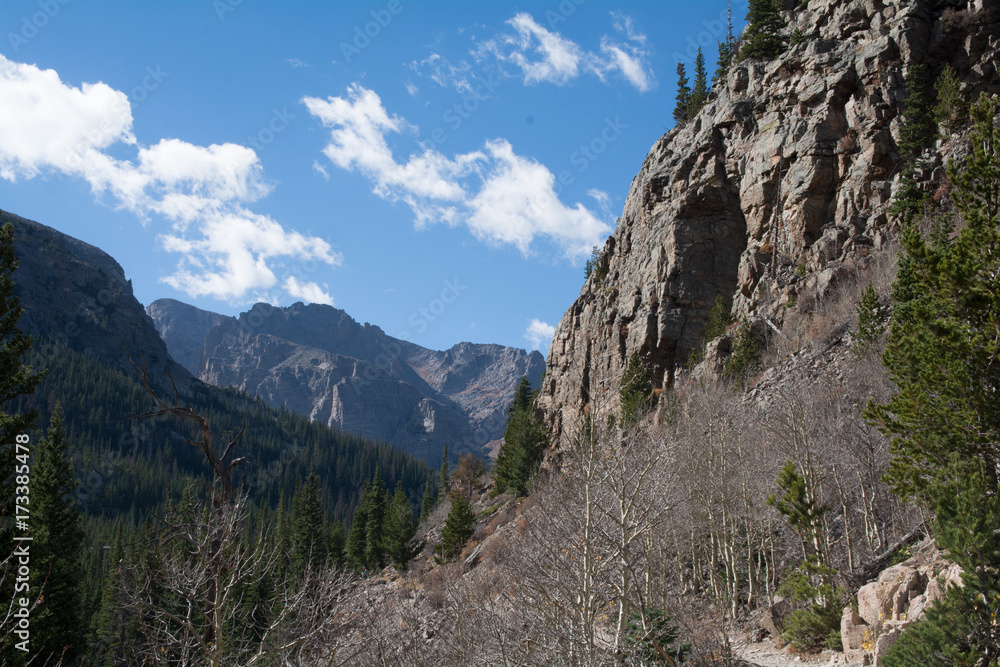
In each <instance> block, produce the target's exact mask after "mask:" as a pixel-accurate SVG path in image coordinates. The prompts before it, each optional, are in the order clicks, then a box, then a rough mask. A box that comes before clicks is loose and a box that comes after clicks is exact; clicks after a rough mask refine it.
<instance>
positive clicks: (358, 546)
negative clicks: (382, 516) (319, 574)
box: [346, 482, 371, 570]
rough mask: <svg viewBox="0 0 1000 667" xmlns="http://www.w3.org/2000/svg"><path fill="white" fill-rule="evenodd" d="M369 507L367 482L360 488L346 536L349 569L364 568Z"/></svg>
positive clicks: (369, 499) (369, 492) (369, 496)
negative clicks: (358, 498)
mask: <svg viewBox="0 0 1000 667" xmlns="http://www.w3.org/2000/svg"><path fill="white" fill-rule="evenodd" d="M370 505H371V491H370V490H369V488H368V482H365V483H364V484H363V485H362V486H361V499H360V500H359V501H358V506H357V507H356V508H354V517H353V518H352V519H351V531H350V532H349V533H348V535H347V546H346V551H347V560H348V562H349V563H350V564H351V567H353V568H355V569H356V570H362V569H364V568H365V567H366V562H367V561H366V560H365V548H366V547H367V545H368V514H369V506H370Z"/></svg>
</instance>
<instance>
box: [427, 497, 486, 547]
mask: <svg viewBox="0 0 1000 667" xmlns="http://www.w3.org/2000/svg"><path fill="white" fill-rule="evenodd" d="M475 521H476V515H475V513H473V511H472V506H471V505H469V501H468V500H466V499H465V497H463V496H457V497H455V498H454V499H453V500H452V501H451V511H449V512H448V518H447V519H445V522H444V528H443V529H442V530H441V542H439V543H438V545H437V547H435V549H434V551H435V552H436V553H437V554H438V555H439V556H440V557H441V559H442V560H445V561H449V560H454V559H455V558H457V557H458V555H459V554H460V553H462V549H463V548H464V547H465V543H466V542H468V541H469V538H470V537H472V533H473V529H472V526H473V524H474V523H475Z"/></svg>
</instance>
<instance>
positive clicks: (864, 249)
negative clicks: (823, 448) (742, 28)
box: [539, 0, 1000, 439]
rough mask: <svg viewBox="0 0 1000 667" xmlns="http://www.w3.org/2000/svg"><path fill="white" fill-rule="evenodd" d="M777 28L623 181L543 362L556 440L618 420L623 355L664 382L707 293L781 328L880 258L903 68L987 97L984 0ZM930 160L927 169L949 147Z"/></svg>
mask: <svg viewBox="0 0 1000 667" xmlns="http://www.w3.org/2000/svg"><path fill="white" fill-rule="evenodd" d="M796 4H797V3H796ZM785 16H786V17H787V18H788V20H789V29H788V32H789V34H792V33H793V32H794V33H795V34H796V38H795V39H794V40H792V41H794V42H796V43H795V44H794V45H793V46H791V47H790V48H789V50H788V51H787V52H786V53H785V54H783V55H782V56H780V57H779V58H777V59H776V60H774V61H772V62H760V61H744V62H742V63H739V64H735V65H733V66H732V67H731V69H730V72H729V75H728V77H727V79H726V81H725V82H722V83H721V84H720V85H718V86H717V89H718V90H717V91H715V92H713V93H712V95H711V96H710V99H709V101H708V103H707V104H706V105H705V107H704V108H703V109H702V110H701V112H700V113H699V114H698V115H697V116H696V117H695V118H694V119H692V120H690V121H689V122H687V123H686V124H684V125H683V126H682V127H679V128H676V129H674V130H672V131H670V132H668V133H667V134H665V135H664V136H663V137H662V138H661V139H660V140H659V141H657V142H656V144H655V145H654V146H653V148H652V150H651V151H650V153H649V155H648V156H647V157H646V160H645V162H644V163H643V165H642V168H641V169H640V171H639V174H638V175H637V176H636V177H635V179H634V180H633V182H632V185H631V188H630V190H629V194H628V198H627V200H626V203H625V207H624V210H623V212H622V216H621V219H620V222H619V225H618V228H617V229H616V230H615V232H614V234H613V235H612V236H611V237H610V238H609V239H608V241H607V243H606V244H605V246H604V249H603V251H602V253H601V259H600V268H599V269H598V270H596V271H595V272H594V273H593V275H592V276H591V277H590V278H589V279H588V281H587V282H586V284H585V285H584V286H583V289H582V290H581V293H580V296H579V297H578V298H577V300H576V301H575V302H574V303H573V305H572V306H571V307H570V308H569V310H568V311H567V312H566V314H565V315H564V316H563V318H562V320H561V322H560V323H559V326H558V327H557V329H556V333H555V337H554V338H553V341H552V347H551V348H550V351H549V356H548V362H547V369H546V375H545V385H544V386H543V388H542V392H541V396H540V399H539V404H540V405H541V407H542V409H543V410H544V412H545V414H546V418H547V419H548V421H549V423H550V424H551V425H552V427H553V429H554V431H555V434H556V437H557V439H563V438H566V437H569V436H571V435H572V433H573V432H574V430H575V429H576V428H578V426H579V424H580V423H581V421H582V419H583V416H584V415H585V414H591V415H592V416H593V417H594V418H598V419H600V418H603V417H604V416H605V415H607V414H609V413H612V412H615V413H617V412H618V411H619V405H618V386H619V383H620V381H621V377H622V374H623V373H624V370H625V367H626V364H627V362H628V359H629V357H630V356H631V355H632V354H634V353H635V354H638V355H639V356H640V358H641V359H642V360H643V361H644V362H645V365H646V368H647V370H648V371H649V374H650V378H651V380H652V381H653V383H654V386H655V387H661V388H665V387H667V386H669V385H670V384H671V383H672V381H673V379H674V377H675V374H676V372H677V371H678V370H679V369H680V368H681V367H682V366H683V365H684V364H685V363H686V362H687V361H688V359H689V358H690V355H691V353H692V351H694V350H696V349H697V347H698V346H699V345H700V344H701V342H702V339H703V334H704V328H705V324H706V322H707V320H708V315H709V311H710V310H711V307H712V304H713V302H714V300H715V298H716V296H717V295H722V296H723V298H724V299H725V301H726V302H727V304H730V305H732V308H733V312H734V314H735V315H737V316H745V315H758V316H763V317H766V318H768V320H770V321H771V322H772V323H773V324H775V325H776V326H779V327H780V326H781V324H782V321H783V320H784V318H785V317H786V316H787V315H788V314H789V312H790V311H791V307H792V304H796V306H795V307H796V308H798V309H799V310H804V309H808V308H811V307H814V306H815V305H816V304H817V303H819V302H821V300H822V299H823V297H824V296H825V295H826V294H827V293H828V292H829V290H830V289H831V288H832V287H834V286H835V285H836V283H837V281H838V280H841V279H843V278H844V277H845V276H847V275H849V274H850V272H851V271H853V270H855V269H857V268H858V267H859V266H861V265H863V264H864V263H865V261H866V259H867V258H868V257H869V256H870V255H871V254H873V253H876V252H878V251H879V250H880V249H881V248H882V247H883V245H884V244H885V243H886V242H887V240H888V239H889V238H890V236H891V235H892V234H893V232H894V229H893V221H892V220H890V218H889V216H888V215H887V209H888V206H889V203H890V201H891V198H892V195H893V192H894V191H895V189H896V188H898V184H899V166H900V165H899V154H898V150H897V146H896V138H897V137H898V131H899V123H900V114H901V111H902V108H903V107H902V100H903V99H904V98H905V94H906V93H905V88H904V84H903V76H904V73H905V72H906V70H907V68H908V67H909V66H911V65H913V64H917V63H923V64H925V65H926V66H927V69H928V70H929V72H930V73H931V74H932V75H933V74H936V73H937V72H939V71H940V70H941V69H942V68H943V67H944V65H945V64H951V65H952V66H953V67H954V68H955V69H956V70H957V72H958V74H959V77H960V78H961V79H962V81H963V82H964V84H965V89H966V92H967V93H968V94H969V95H978V93H979V91H983V90H985V91H987V92H990V93H995V92H997V91H998V90H1000V82H998V81H997V71H996V67H997V56H998V50H1000V19H998V16H997V12H996V10H995V8H994V6H993V3H989V2H986V1H985V0H975V1H972V2H966V1H963V0H952V1H950V2H948V1H936V2H935V1H933V0H906V1H904V2H883V1H882V0H863V1H861V0H857V1H854V2H841V1H837V0H810V1H809V2H808V3H807V6H806V7H805V8H797V9H794V10H791V11H788V12H786V13H785ZM938 149H939V150H938V151H937V154H936V155H935V156H934V160H935V168H936V169H940V168H941V165H942V164H943V162H945V161H946V159H947V157H948V152H949V151H950V150H951V148H950V145H949V144H948V142H939V145H938Z"/></svg>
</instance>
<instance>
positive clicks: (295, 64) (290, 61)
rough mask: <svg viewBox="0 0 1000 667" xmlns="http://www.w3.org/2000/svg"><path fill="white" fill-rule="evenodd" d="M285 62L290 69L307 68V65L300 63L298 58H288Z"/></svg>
mask: <svg viewBox="0 0 1000 667" xmlns="http://www.w3.org/2000/svg"><path fill="white" fill-rule="evenodd" d="M287 62H288V64H289V65H291V66H292V67H295V68H298V67H309V63H305V62H302V61H301V60H299V59H298V58H289V59H288V61H287Z"/></svg>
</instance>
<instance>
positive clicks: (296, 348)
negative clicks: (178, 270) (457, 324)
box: [149, 299, 544, 465]
mask: <svg viewBox="0 0 1000 667" xmlns="http://www.w3.org/2000/svg"><path fill="white" fill-rule="evenodd" d="M149 311H150V313H151V315H153V316H154V320H155V322H156V324H157V326H158V327H159V329H160V332H161V334H162V335H163V337H164V340H166V342H167V346H168V347H169V349H170V350H171V353H174V351H175V350H176V351H177V356H178V357H182V358H184V359H185V360H186V361H187V362H188V363H192V366H191V368H192V369H193V371H194V372H195V374H196V375H197V377H198V378H199V379H201V380H203V381H205V382H207V383H209V384H214V385H217V386H225V387H236V388H239V389H241V390H244V391H246V392H248V393H250V394H253V395H256V396H259V397H261V398H262V399H263V400H264V401H266V402H267V403H268V404H269V405H272V406H275V407H282V408H286V409H288V410H291V411H292V412H296V413H298V414H301V415H304V416H307V417H309V418H310V419H313V420H317V421H320V422H323V423H324V424H327V425H329V426H332V427H335V428H338V429H340V430H344V431H348V432H351V433H357V434H359V435H364V436H367V437H370V438H374V439H377V440H384V441H387V442H390V443H392V444H394V445H397V446H398V447H401V448H403V449H404V450H406V451H408V452H410V453H411V454H414V455H415V456H417V457H419V458H422V459H424V460H425V461H427V462H428V463H431V464H433V465H437V464H438V463H439V462H440V460H441V452H442V450H443V449H444V446H445V444H447V445H448V446H449V452H450V453H451V454H452V455H453V456H457V455H458V454H461V453H463V452H472V453H475V454H476V455H478V456H485V455H486V454H488V453H489V452H490V451H492V450H495V449H496V443H497V441H499V440H500V439H501V438H502V437H503V431H504V427H505V426H506V410H507V406H508V405H509V404H510V401H511V400H512V399H513V395H514V390H515V388H516V386H517V383H518V382H519V381H520V379H521V377H522V376H527V377H528V379H529V381H531V382H532V383H533V384H534V385H535V386H537V385H538V381H539V379H540V377H541V374H542V370H543V368H544V360H543V358H542V356H541V355H540V354H539V353H538V352H531V353H528V352H526V351H524V350H519V349H516V348H509V347H504V346H501V345H485V344H473V343H459V344H458V345H455V346H454V347H452V348H451V349H449V350H445V351H435V350H428V349H426V348H423V347H421V346H419V345H414V344H413V343H409V342H407V341H403V340H399V339H396V338H393V337H391V336H388V335H386V334H385V332H383V331H382V329H380V328H379V327H377V326H373V325H371V324H363V325H362V324H359V323H358V322H356V321H355V320H354V319H352V318H351V317H350V316H349V315H348V314H347V313H346V312H344V311H343V310H339V309H336V308H333V307H331V306H324V305H319V304H310V305H305V304H302V303H296V304H293V305H291V306H289V307H287V308H275V307H273V306H269V305H267V304H263V303H259V304H257V305H255V306H254V307H253V308H251V309H250V310H249V311H247V312H245V313H242V314H241V315H240V316H239V317H238V318H233V317H225V316H222V315H217V314H215V313H209V312H206V311H202V310H199V309H197V308H194V307H192V306H188V305H186V304H182V303H180V302H178V301H173V300H166V299H161V300H159V301H156V302H154V303H153V304H150V308H149ZM195 349H197V355H195V352H194V350H195ZM195 358H197V361H196V362H192V361H191V360H192V359H195Z"/></svg>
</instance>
